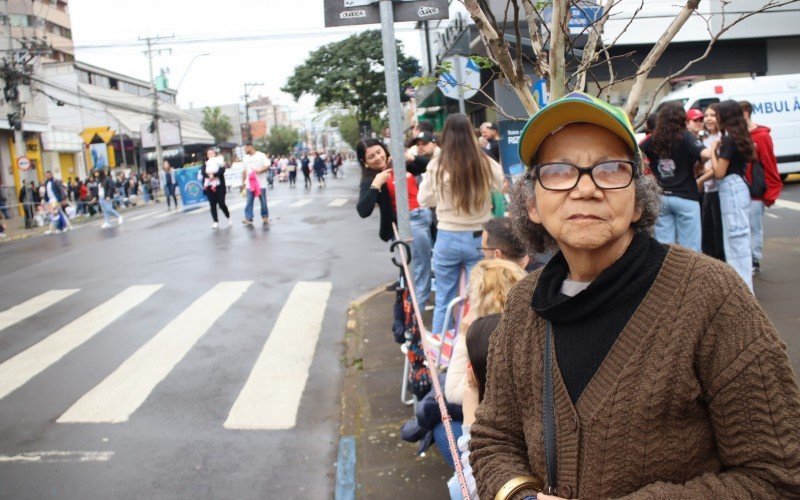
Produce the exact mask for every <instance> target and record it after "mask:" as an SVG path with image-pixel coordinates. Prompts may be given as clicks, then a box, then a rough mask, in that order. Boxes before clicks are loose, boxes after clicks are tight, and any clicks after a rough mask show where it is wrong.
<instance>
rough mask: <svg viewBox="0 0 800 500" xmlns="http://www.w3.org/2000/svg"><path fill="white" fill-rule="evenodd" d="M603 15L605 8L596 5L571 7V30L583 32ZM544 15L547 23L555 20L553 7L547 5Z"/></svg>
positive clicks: (572, 31)
mask: <svg viewBox="0 0 800 500" xmlns="http://www.w3.org/2000/svg"><path fill="white" fill-rule="evenodd" d="M602 15H603V8H602V7H599V6H596V5H575V6H572V7H570V8H569V30H570V32H571V33H575V32H578V33H579V32H581V31H583V30H584V29H585V28H586V27H587V26H589V25H591V24H594V23H596V22H597V20H598V19H600V17H601V16H602ZM542 17H543V18H544V22H545V24H547V25H550V24H552V22H553V8H552V7H546V8H545V9H544V11H543V12H542Z"/></svg>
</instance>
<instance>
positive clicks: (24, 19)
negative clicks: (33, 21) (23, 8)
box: [8, 14, 30, 27]
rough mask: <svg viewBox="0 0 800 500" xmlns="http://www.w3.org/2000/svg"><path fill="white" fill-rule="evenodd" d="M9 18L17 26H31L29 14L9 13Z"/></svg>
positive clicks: (12, 24)
mask: <svg viewBox="0 0 800 500" xmlns="http://www.w3.org/2000/svg"><path fill="white" fill-rule="evenodd" d="M8 19H9V21H10V22H11V26H16V27H27V26H30V22H29V16H26V15H25V14H9V16H8Z"/></svg>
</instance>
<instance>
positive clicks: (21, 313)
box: [0, 288, 80, 331]
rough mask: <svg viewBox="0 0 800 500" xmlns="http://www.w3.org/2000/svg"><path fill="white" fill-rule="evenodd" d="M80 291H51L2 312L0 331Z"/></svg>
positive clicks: (76, 289) (0, 314)
mask: <svg viewBox="0 0 800 500" xmlns="http://www.w3.org/2000/svg"><path fill="white" fill-rule="evenodd" d="M79 290H80V289H79V288H70V289H67V290H50V291H47V292H44V293H43V294H41V295H37V296H36V297H33V298H32V299H28V300H26V301H25V302H23V303H22V304H18V305H16V306H14V307H12V308H10V309H6V310H5V311H3V312H0V331H3V330H5V329H6V328H8V327H9V326H11V325H14V324H16V323H19V322H20V321H22V320H24V319H27V318H29V317H31V316H33V315H34V314H36V313H38V312H39V311H44V310H45V309H47V308H48V307H50V306H52V305H53V304H55V303H56V302H60V301H61V300H64V299H66V298H67V297H69V296H70V295H72V294H74V293H76V292H78V291H79Z"/></svg>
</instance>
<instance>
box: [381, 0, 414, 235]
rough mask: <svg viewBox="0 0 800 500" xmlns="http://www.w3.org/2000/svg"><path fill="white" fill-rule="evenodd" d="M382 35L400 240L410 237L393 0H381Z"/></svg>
mask: <svg viewBox="0 0 800 500" xmlns="http://www.w3.org/2000/svg"><path fill="white" fill-rule="evenodd" d="M380 9H381V37H382V39H383V67H384V70H385V75H386V100H387V104H388V106H387V107H388V108H389V131H390V133H391V134H392V141H391V144H390V146H391V147H390V152H391V153H392V166H393V168H394V186H395V198H396V200H397V229H398V231H399V233H400V239H401V240H404V241H405V240H410V239H411V223H410V221H409V218H408V182H407V181H406V160H405V154H404V151H403V117H402V110H401V108H400V77H399V76H398V72H397V43H396V42H395V38H394V12H392V1H391V0H381V3H380Z"/></svg>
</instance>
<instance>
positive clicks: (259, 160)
mask: <svg viewBox="0 0 800 500" xmlns="http://www.w3.org/2000/svg"><path fill="white" fill-rule="evenodd" d="M242 163H244V168H245V172H247V174H246V175H247V178H250V172H253V171H255V170H256V169H257V168H264V167H265V166H267V165H269V160H268V159H267V155H265V154H264V153H262V152H261V151H256V152H255V153H253V154H251V155H244V158H243V159H242ZM256 176H257V177H258V184H259V185H260V186H261V187H262V188H266V187H267V171H266V170H265V171H264V172H261V173H260V174H259V173H257V174H256Z"/></svg>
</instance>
